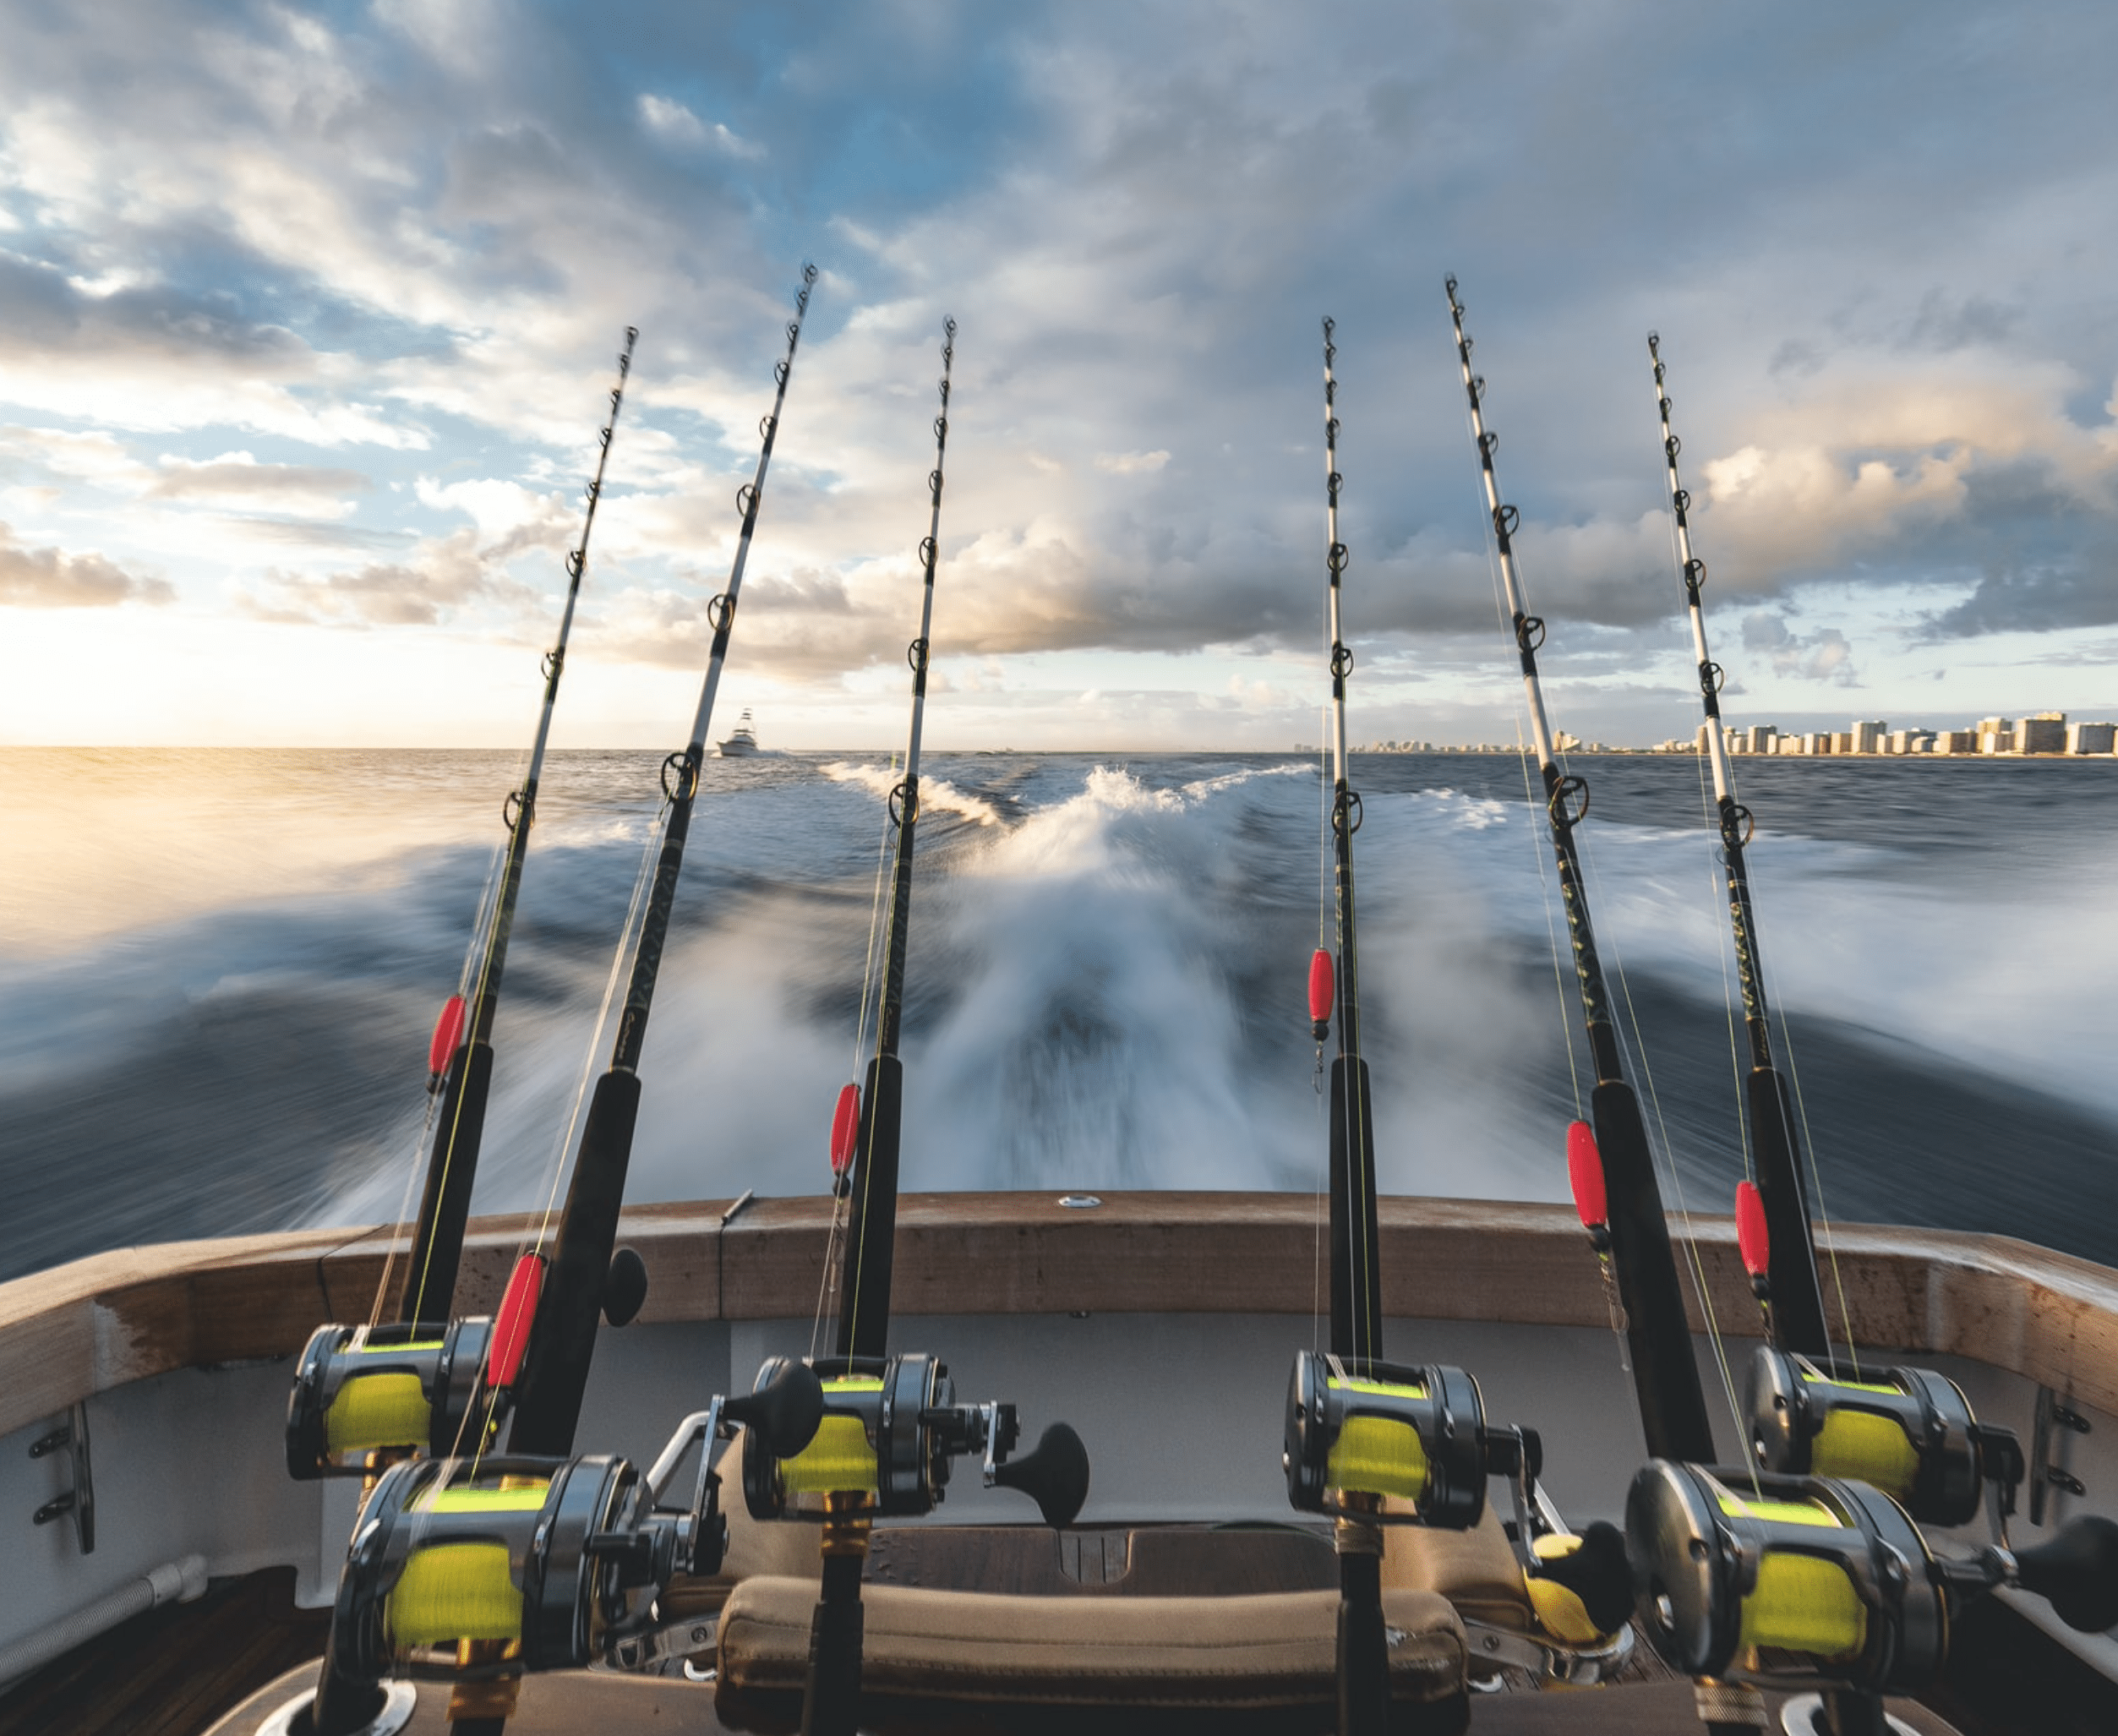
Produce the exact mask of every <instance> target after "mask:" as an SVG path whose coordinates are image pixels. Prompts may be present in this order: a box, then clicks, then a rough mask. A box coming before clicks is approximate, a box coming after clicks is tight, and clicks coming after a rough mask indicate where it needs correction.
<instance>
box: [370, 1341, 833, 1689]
mask: <svg viewBox="0 0 2118 1736" xmlns="http://www.w3.org/2000/svg"><path fill="white" fill-rule="evenodd" d="M822 1411H823V1405H822V1394H821V1392H820V1390H819V1389H818V1387H817V1384H816V1377H815V1375H813V1374H811V1373H810V1371H809V1370H808V1369H807V1368H805V1367H803V1366H802V1365H801V1364H800V1363H794V1364H792V1365H789V1366H787V1367H784V1368H781V1369H780V1371H779V1372H778V1376H777V1378H774V1379H773V1380H772V1382H771V1383H770V1384H767V1385H765V1386H763V1387H762V1388H761V1389H760V1390H758V1391H756V1392H755V1393H752V1394H751V1395H748V1396H746V1397H742V1398H735V1399H729V1398H722V1397H717V1398H715V1399H714V1400H713V1401H712V1404H711V1405H709V1406H707V1408H706V1409H705V1410H703V1411H698V1412H696V1413H695V1414H693V1415H692V1416H690V1417H685V1420H684V1422H683V1423H682V1424H681V1425H680V1427H679V1428H678V1429H677V1432H676V1433H675V1434H674V1435H673V1436H672V1437H671V1438H670V1440H669V1444H668V1445H667V1446H666V1447H664V1448H663V1449H662V1452H661V1455H660V1456H658V1458H657V1459H656V1460H655V1462H654V1466H653V1468H652V1470H651V1471H648V1472H647V1475H646V1477H641V1474H640V1472H639V1471H638V1470H637V1469H636V1467H635V1466H633V1465H632V1464H631V1463H630V1461H629V1460H625V1459H621V1458H616V1457H613V1456H610V1455H592V1456H589V1457H584V1458H578V1459H570V1460H553V1459H532V1458H514V1457H510V1458H495V1459H488V1460H483V1461H477V1460H463V1459H417V1460H405V1461H403V1462H401V1463H399V1464H397V1465H396V1466H392V1467H391V1468H390V1471H387V1472H386V1473H385V1475H384V1476H383V1477H382V1479H381V1480H380V1482H378V1483H377V1484H376V1486H375V1491H374V1495H373V1496H372V1497H371V1498H370V1499H369V1501H368V1508H367V1511H366V1513H365V1514H364V1515H363V1519H362V1521H361V1526H360V1529H359V1531H358V1532H356V1533H355V1535H354V1538H353V1545H352V1550H351V1552H350V1553H348V1555H347V1560H346V1566H345V1569H344V1572H343V1573H342V1575H341V1577H340V1580H339V1588H338V1603H337V1608H336V1612H335V1613H334V1614H333V1617H332V1653H333V1656H334V1657H335V1658H336V1661H337V1667H338V1669H339V1671H340V1673H341V1674H343V1675H345V1676H346V1677H347V1678H348V1679H352V1680H354V1681H367V1682H374V1681H379V1680H380V1679H382V1678H384V1677H385V1676H390V1675H413V1676H431V1677H440V1678H445V1679H449V1680H452V1681H461V1680H467V1679H480V1678H488V1677H494V1676H505V1675H515V1674H519V1673H522V1672H525V1671H529V1670H548V1669H577V1668H582V1667H584V1666H586V1665H587V1664H589V1663H591V1662H595V1661H598V1659H602V1658H605V1657H609V1656H610V1655H611V1654H612V1652H613V1651H614V1648H615V1647H616V1646H618V1645H619V1644H620V1642H621V1641H625V1640H630V1639H633V1638H634V1637H636V1636H637V1635H642V1634H645V1633H647V1631H648V1630H649V1629H650V1628H651V1627H652V1623H653V1619H654V1613H655V1603H656V1600H657V1599H658V1598H659V1597H661V1596H662V1594H663V1591H665V1590H666V1589H667V1588H668V1586H669V1583H670V1581H671V1580H674V1579H675V1578H676V1577H677V1576H678V1575H710V1574H713V1573H717V1572H718V1571H719V1569H720V1566H721V1563H722V1560H723V1558H724V1557H725V1555H726V1553H727V1550H728V1521H727V1520H726V1519H725V1518H724V1517H723V1515H722V1514H721V1512H720V1510H719V1499H718V1497H719V1490H720V1483H721V1479H720V1474H719V1472H718V1470H717V1469H716V1468H715V1460H717V1458H718V1456H719V1453H720V1449H721V1448H722V1446H723V1444H725V1443H726V1442H728V1441H729V1440H731V1439H733V1438H734V1433H735V1429H736V1428H737V1426H738V1425H739V1424H740V1425H741V1426H744V1427H745V1428H748V1429H749V1430H750V1431H751V1438H760V1439H763V1440H766V1441H767V1442H769V1443H771V1444H772V1447H774V1448H776V1449H778V1451H779V1452H780V1453H782V1454H783V1455H789V1456H795V1455H800V1453H801V1452H802V1450H803V1449H805V1447H807V1446H808V1445H809V1444H810V1440H811V1437H812V1436H813V1435H814V1434H815V1433H816V1425H817V1422H818V1421H819V1420H820V1418H821V1417H822ZM694 1446H696V1447H697V1448H698V1449H699V1455H698V1474H697V1478H696V1482H695V1483H694V1485H693V1489H692V1495H691V1506H690V1507H689V1508H688V1509H669V1508H664V1507H663V1506H662V1505H660V1501H661V1497H662V1494H663V1491H664V1490H665V1489H666V1488H668V1487H669V1483H670V1482H671V1481H672V1480H673V1479H674V1477H675V1475H676V1472H677V1470H678V1468H679V1466H681V1465H682V1464H683V1463H684V1462H685V1460H686V1459H687V1458H688V1457H689V1456H690V1455H691V1449H692V1448H693V1447H694ZM467 1642H474V1643H467Z"/></svg>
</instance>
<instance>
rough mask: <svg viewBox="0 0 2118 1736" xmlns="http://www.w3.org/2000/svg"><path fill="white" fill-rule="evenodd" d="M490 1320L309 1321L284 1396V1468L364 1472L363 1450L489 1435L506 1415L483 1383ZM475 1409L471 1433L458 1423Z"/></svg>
mask: <svg viewBox="0 0 2118 1736" xmlns="http://www.w3.org/2000/svg"><path fill="white" fill-rule="evenodd" d="M492 1339H493V1323H492V1321H491V1320H489V1319H486V1318H476V1319H467V1320H451V1321H450V1323H449V1324H447V1325H446V1326H445V1327H439V1328H437V1327H434V1326H431V1325H418V1324H403V1325H393V1326H319V1327H318V1328H317V1329H316V1330H315V1332H314V1334H312V1335H310V1338H309V1341H308V1346H307V1347H306V1348H304V1349H303V1351H302V1360H301V1361H300V1362H299V1363H298V1364H297V1365H296V1370H295V1375H294V1389H293V1391H292V1393H291V1394H290V1395H288V1398H287V1474H288V1475H289V1476H290V1477H294V1478H295V1479H296V1480H297V1481H298V1482H312V1481H314V1479H316V1478H318V1477H364V1476H368V1475H370V1474H371V1473H372V1471H373V1470H374V1466H372V1465H371V1464H370V1463H369V1457H368V1455H371V1454H375V1453H384V1454H396V1455H403V1454H407V1453H424V1454H428V1455H432V1456H433V1457H434V1458H437V1459H439V1458H446V1457H448V1456H449V1455H452V1454H454V1453H457V1452H467V1453H474V1452H477V1451H478V1450H480V1449H482V1448H483V1447H484V1446H486V1445H489V1444H490V1443H491V1441H492V1439H493V1436H494V1432H495V1430H496V1429H497V1428H498V1427H499V1422H500V1419H501V1417H504V1416H505V1414H506V1408H505V1389H502V1388H499V1387H497V1386H494V1385H492V1384H489V1382H488V1378H487V1368H486V1364H487V1359H488V1353H489V1351H490V1349H491V1346H492ZM473 1417H476V1418H478V1422H477V1423H476V1424H475V1425H473V1426H472V1427H473V1433H474V1435H475V1436H476V1438H471V1437H467V1436H466V1435H465V1433H464V1431H465V1427H466V1424H467V1422H470V1419H472V1418H473Z"/></svg>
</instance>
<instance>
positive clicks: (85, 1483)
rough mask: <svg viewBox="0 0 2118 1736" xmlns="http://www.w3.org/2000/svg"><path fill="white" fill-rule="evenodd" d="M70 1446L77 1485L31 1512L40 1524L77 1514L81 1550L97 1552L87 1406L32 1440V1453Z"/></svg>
mask: <svg viewBox="0 0 2118 1736" xmlns="http://www.w3.org/2000/svg"><path fill="white" fill-rule="evenodd" d="M62 1447H64V1448H67V1449H69V1450H70V1451H71V1453H72V1455H73V1459H74V1487H73V1488H70V1489H68V1490H67V1491H66V1493H64V1494H61V1495H54V1496H53V1497H52V1499H50V1500H48V1501H46V1503H45V1504H43V1505H42V1506H41V1507H40V1508H38V1509H37V1510H36V1511H35V1513H34V1514H32V1515H30V1518H31V1520H32V1521H33V1522H34V1523H35V1524H38V1525H49V1524H51V1522H52V1520H55V1519H57V1518H58V1517H59V1516H60V1515H62V1514H67V1513H71V1514H72V1515H74V1537H75V1538H76V1539H77V1540H78V1541H79V1543H80V1546H81V1553H82V1554H84V1555H93V1554H94V1553H96V1479H95V1477H93V1475H92V1474H91V1473H90V1468H89V1460H88V1406H86V1405H85V1404H84V1405H76V1406H74V1408H73V1409H72V1410H70V1411H68V1412H67V1419H66V1421H65V1422H63V1423H61V1424H60V1425H59V1426H58V1427H57V1428H55V1429H53V1430H52V1432H51V1433H49V1434H44V1435H40V1436H38V1437H37V1438H36V1439H35V1440H33V1441H31V1442H30V1457H31V1458H32V1459H41V1458H44V1457H45V1456H46V1455H48V1454H52V1453H56V1452H57V1451H58V1450H59V1449H60V1448H62Z"/></svg>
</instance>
